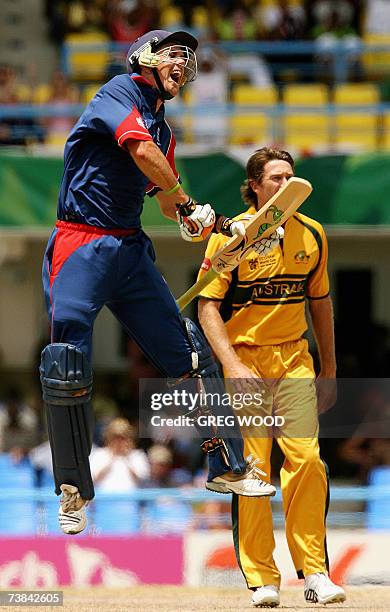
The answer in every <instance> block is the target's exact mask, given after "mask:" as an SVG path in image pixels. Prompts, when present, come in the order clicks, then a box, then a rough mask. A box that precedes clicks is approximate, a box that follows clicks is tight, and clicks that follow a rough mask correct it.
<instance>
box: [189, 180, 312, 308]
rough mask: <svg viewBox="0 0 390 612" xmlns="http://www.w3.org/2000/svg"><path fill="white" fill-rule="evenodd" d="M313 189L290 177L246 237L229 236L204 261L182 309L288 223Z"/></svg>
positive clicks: (252, 218)
mask: <svg viewBox="0 0 390 612" xmlns="http://www.w3.org/2000/svg"><path fill="white" fill-rule="evenodd" d="M312 191H313V188H312V186H311V184H310V183H309V181H306V180H305V179H302V178H297V177H295V176H294V177H292V178H290V179H289V181H288V182H287V183H286V185H285V186H284V187H282V188H281V189H279V191H278V192H277V193H276V194H275V195H274V196H272V198H270V199H269V200H268V202H267V203H266V204H264V206H262V207H261V208H260V209H259V210H258V211H257V213H256V214H255V215H252V216H250V217H249V220H248V222H247V224H246V227H245V236H244V237H243V236H233V237H232V238H229V239H228V241H227V242H226V244H224V245H223V246H222V247H221V248H220V249H219V250H218V251H217V252H216V253H214V255H213V256H212V257H211V258H210V259H208V258H206V259H204V260H203V262H202V265H201V269H202V270H204V271H205V274H204V275H203V276H202V277H201V278H200V279H199V280H198V281H197V282H196V283H195V284H194V285H192V287H190V288H189V289H188V291H186V292H185V293H184V294H183V295H182V296H181V297H180V298H179V299H178V300H177V304H178V306H179V308H180V310H184V308H185V307H186V306H187V305H188V304H189V303H190V302H191V301H192V300H193V299H194V298H195V297H196V296H197V295H199V293H200V292H201V291H202V290H203V289H204V288H205V287H207V285H209V284H210V283H211V282H212V281H213V280H214V279H215V278H216V277H217V276H218V275H219V274H221V272H230V271H231V270H234V268H236V267H237V266H238V265H239V263H240V262H241V261H242V260H243V259H244V258H245V257H246V255H247V253H248V251H250V250H252V247H253V245H254V244H255V243H256V242H258V241H259V240H261V239H262V238H268V237H269V236H270V235H271V234H272V233H273V232H274V231H275V230H276V228H277V227H279V226H280V225H282V224H283V223H285V221H287V219H289V218H290V217H291V216H292V215H293V214H294V212H295V211H296V210H297V209H298V208H299V207H300V205H301V204H302V203H303V202H304V201H305V200H306V198H308V197H309V195H310V194H311V192H312ZM243 221H244V222H245V219H243Z"/></svg>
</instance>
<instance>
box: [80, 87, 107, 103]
mask: <svg viewBox="0 0 390 612" xmlns="http://www.w3.org/2000/svg"><path fill="white" fill-rule="evenodd" d="M102 85H103V83H94V84H93V85H87V86H86V87H84V89H83V93H82V94H81V102H82V103H83V104H89V102H90V101H91V100H92V98H93V97H94V96H95V94H97V92H98V91H99V89H100V88H101V86H102Z"/></svg>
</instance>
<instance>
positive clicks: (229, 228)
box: [213, 215, 245, 238]
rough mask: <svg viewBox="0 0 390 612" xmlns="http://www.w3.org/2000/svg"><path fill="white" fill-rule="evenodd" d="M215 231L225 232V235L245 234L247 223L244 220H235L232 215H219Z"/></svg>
mask: <svg viewBox="0 0 390 612" xmlns="http://www.w3.org/2000/svg"><path fill="white" fill-rule="evenodd" d="M213 231H214V232H217V233H220V234H224V235H225V236H229V237H230V238H231V237H232V236H241V237H243V236H245V224H244V223H243V222H242V221H234V219H231V218H230V217H223V216H222V215H217V220H216V222H215V227H214V229H213Z"/></svg>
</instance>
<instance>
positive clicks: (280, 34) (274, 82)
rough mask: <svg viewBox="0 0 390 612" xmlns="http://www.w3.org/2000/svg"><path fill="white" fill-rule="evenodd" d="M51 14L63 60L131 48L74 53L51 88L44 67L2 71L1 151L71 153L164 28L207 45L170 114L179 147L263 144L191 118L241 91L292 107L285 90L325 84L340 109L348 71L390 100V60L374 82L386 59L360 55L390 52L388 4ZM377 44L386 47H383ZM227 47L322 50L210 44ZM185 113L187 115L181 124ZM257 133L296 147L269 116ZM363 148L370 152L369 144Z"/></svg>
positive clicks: (341, 1)
mask: <svg viewBox="0 0 390 612" xmlns="http://www.w3.org/2000/svg"><path fill="white" fill-rule="evenodd" d="M45 7H46V11H45V13H46V17H47V23H48V31H49V33H50V36H51V39H52V42H53V49H57V50H56V51H54V53H57V56H58V59H59V58H60V50H61V48H68V49H71V48H72V45H80V44H82V43H87V44H94V43H96V44H102V43H103V44H105V43H109V42H110V41H113V42H115V43H121V44H123V50H122V51H120V52H114V51H95V52H81V51H75V52H74V53H73V52H71V53H70V55H68V59H67V60H66V61H63V62H62V69H61V70H59V69H57V70H55V71H54V73H53V74H52V76H51V77H50V78H49V79H48V80H47V81H46V82H41V77H40V70H39V69H38V67H36V66H33V65H24V66H23V73H22V72H21V70H19V71H17V70H15V68H14V67H12V66H10V65H2V66H0V105H2V104H5V105H14V106H15V116H10V115H9V113H8V115H7V116H6V117H4V118H1V125H0V145H15V144H24V145H28V144H30V143H40V142H44V143H45V144H49V145H50V144H52V145H57V146H63V144H64V141H65V139H66V135H67V134H68V132H69V130H70V128H71V127H72V125H73V124H74V122H75V120H76V118H77V117H78V116H79V114H80V111H81V109H82V107H83V106H84V105H85V104H87V103H88V102H89V101H90V99H91V98H92V97H93V95H94V94H95V93H96V91H97V90H98V89H99V87H100V86H101V84H102V83H103V82H105V81H106V80H108V79H109V78H110V77H111V76H113V75H114V74H116V73H118V72H122V71H123V70H124V49H126V48H127V45H128V44H129V42H130V41H132V40H134V39H135V38H136V37H137V36H141V35H142V34H143V33H145V32H146V31H148V30H150V29H153V28H158V27H161V28H166V29H169V30H175V29H185V30H188V31H190V32H192V33H193V34H194V35H196V36H197V37H198V38H199V40H200V47H199V53H198V55H199V58H198V59H199V76H198V79H197V80H196V81H195V82H194V83H193V84H192V85H191V87H189V88H187V90H186V91H185V93H184V96H181V97H180V98H178V99H176V100H174V102H172V103H171V104H170V105H169V109H170V110H171V113H172V115H173V116H172V117H171V118H170V120H171V123H172V125H173V127H174V129H175V131H176V137H177V140H178V141H179V142H186V143H190V144H193V143H207V144H210V142H211V141H212V143H213V144H214V145H215V146H224V145H227V144H256V142H255V143H253V142H247V140H248V135H247V134H246V132H248V129H247V130H246V131H245V129H244V128H243V126H242V125H241V123H242V122H243V121H242V120H241V119H240V118H238V119H237V123H238V124H239V125H238V127H237V130H238V135H236V134H235V118H234V117H233V118H232V119H231V121H229V117H231V115H229V114H228V113H226V112H219V111H218V112H210V113H209V114H207V113H203V114H202V121H199V117H197V115H196V113H193V114H191V112H192V111H191V108H193V107H199V105H200V106H202V105H203V106H208V107H210V108H211V107H212V106H215V105H220V108H223V107H226V104H228V103H233V104H235V105H237V100H236V96H235V91H236V88H237V87H239V86H240V85H241V84H249V85H250V86H251V87H254V88H259V89H263V90H264V89H273V90H274V91H275V92H276V94H273V102H272V103H273V104H274V103H275V102H278V101H280V102H281V103H284V98H285V95H284V88H285V86H288V85H289V84H291V83H294V82H306V83H312V82H313V83H322V84H325V85H326V86H327V87H328V88H329V94H327V95H326V96H325V97H327V98H328V101H329V102H332V100H333V95H334V93H333V90H334V86H335V83H336V76H335V75H336V71H337V70H340V66H341V64H343V66H344V67H343V69H342V71H343V78H345V79H348V80H349V81H358V82H359V81H370V82H373V81H375V82H376V83H377V84H378V88H379V89H380V96H379V101H380V100H382V101H383V102H386V101H387V100H389V99H390V79H389V71H388V69H387V72H386V68H384V67H386V65H387V66H388V65H389V64H388V61H387V60H388V57H389V54H388V55H387V56H386V55H383V54H382V55H383V57H382V59H381V62H382V64H381V66H382V67H381V69H380V70H379V69H378V70H379V72H378V73H376V72H375V71H376V70H377V68H376V60H377V59H378V57H379V56H377V55H375V56H374V57H371V59H370V56H369V54H368V55H367V54H366V55H364V54H362V52H361V46H360V45H361V42H362V41H363V42H364V41H365V40H366V39H367V37H370V36H371V37H374V38H373V39H372V40H374V42H375V40H377V42H379V43H380V42H381V41H382V42H385V43H386V40H387V43H388V44H390V4H389V3H388V2H387V1H386V0H337V1H336V0H310V1H309V0H218V1H217V2H211V1H210V0H194V1H191V0H162V1H161V2H159V3H156V2H152V1H151V0H93V1H92V0H67V1H64V0H50V1H49V0H47V1H46V4H45ZM386 34H387V38H386ZM378 36H379V37H383V36H384V37H385V38H379V39H376V38H375V37H378ZM229 41H260V42H267V41H268V42H270V43H272V42H274V41H282V42H283V41H285V42H287V43H291V42H294V41H295V42H296V41H314V42H315V47H313V49H314V51H313V50H312V51H311V52H310V53H309V52H308V53H304V54H302V52H300V53H299V54H298V55H297V54H296V53H291V52H288V53H285V52H283V53H282V54H279V53H278V54H275V52H274V51H273V52H272V53H271V52H269V53H268V52H267V51H266V52H264V53H262V54H260V53H258V52H256V51H251V52H248V51H246V52H245V53H238V54H237V53H230V52H229V51H228V49H227V48H224V47H221V46H215V45H214V46H213V44H212V43H215V42H222V43H224V42H229ZM340 41H342V42H343V49H344V51H343V56H342V58H341V57H340V55H339V54H338V46H337V45H338V44H339V42H340ZM386 58H387V60H386ZM379 59H380V57H379ZM386 79H388V80H387V81H386ZM386 83H387V84H386ZM255 95H256V96H257V98H256V99H257V101H258V103H262V104H265V105H266V106H267V105H268V106H269V105H270V103H269V102H264V95H263V94H261V92H258V93H257V94H256V93H255V92H254V93H253V94H252V96H255ZM21 103H23V104H33V105H42V104H49V105H50V106H51V109H52V110H51V113H50V115H47V116H43V115H42V114H41V115H39V117H38V118H37V117H36V115H34V114H33V115H31V116H27V117H26V116H25V115H24V116H23V117H19V116H18V111H17V105H18V104H21ZM244 104H245V102H244ZM249 104H253V102H249ZM306 104H307V102H306ZM188 105H190V112H189V114H188ZM184 107H185V108H186V109H187V110H186V111H185V112H186V113H187V115H183V108H184ZM237 108H238V110H239V107H237ZM270 108H271V106H270ZM175 109H176V110H175ZM177 117H178V118H177ZM183 117H184V118H183ZM386 117H387V115H386ZM328 119H329V117H328ZM377 119H378V121H377V122H374V123H375V125H374V123H373V125H372V126H371V127H369V128H368V129H369V130H370V134H371V135H372V138H371V140H372V142H371V145H370V146H371V148H376V147H377V146H381V144H380V143H381V142H382V136H381V130H382V131H383V127H382V123H385V124H386V126H387V119H382V117H380V116H379V115H378V118H377ZM240 121H241V123H240ZM248 121H249V120H248ZM257 123H258V125H257V124H256V122H255V124H253V125H254V128H253V127H252V129H251V130H249V131H250V132H251V133H252V140H253V133H258V140H259V141H260V140H262V141H263V144H264V142H266V143H268V144H281V145H282V144H283V145H284V146H288V145H289V143H288V142H287V141H286V140H285V141H283V138H280V135H277V134H276V135H275V131H276V132H277V131H278V129H279V128H281V126H282V124H281V123H280V122H279V120H278V118H276V119H275V118H274V117H273V116H272V115H270V114H269V113H268V114H267V116H264V115H263V117H262V118H261V121H260V119H259V120H258V122H257ZM260 123H262V124H263V128H261V125H260ZM351 129H352V128H351ZM385 129H386V130H387V127H386V128H385ZM237 130H236V131H237ZM300 130H301V127H300ZM334 131H335V127H334V126H330V127H329V126H328V127H327V128H326V132H327V134H330V136H329V137H328V136H327V137H326V138H325V139H324V140H325V141H326V142H325V147H327V148H332V133H334ZM282 136H283V134H282ZM210 137H211V140H210ZM386 142H387V137H386ZM378 143H379V145H378ZM361 146H363V147H364V146H368V144H367V141H365V142H362V143H361ZM306 148H307V147H306Z"/></svg>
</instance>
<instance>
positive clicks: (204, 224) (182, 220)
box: [176, 198, 215, 242]
mask: <svg viewBox="0 0 390 612" xmlns="http://www.w3.org/2000/svg"><path fill="white" fill-rule="evenodd" d="M176 206H177V211H176V216H177V221H178V223H179V227H180V234H181V237H182V238H183V240H187V241H188V242H200V241H201V240H204V239H205V238H207V236H208V235H209V234H210V233H211V231H212V229H213V227H214V224H215V212H214V210H213V209H212V208H211V205H210V204H200V203H199V202H195V201H194V200H192V198H189V200H188V201H187V202H185V204H177V205H176Z"/></svg>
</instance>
